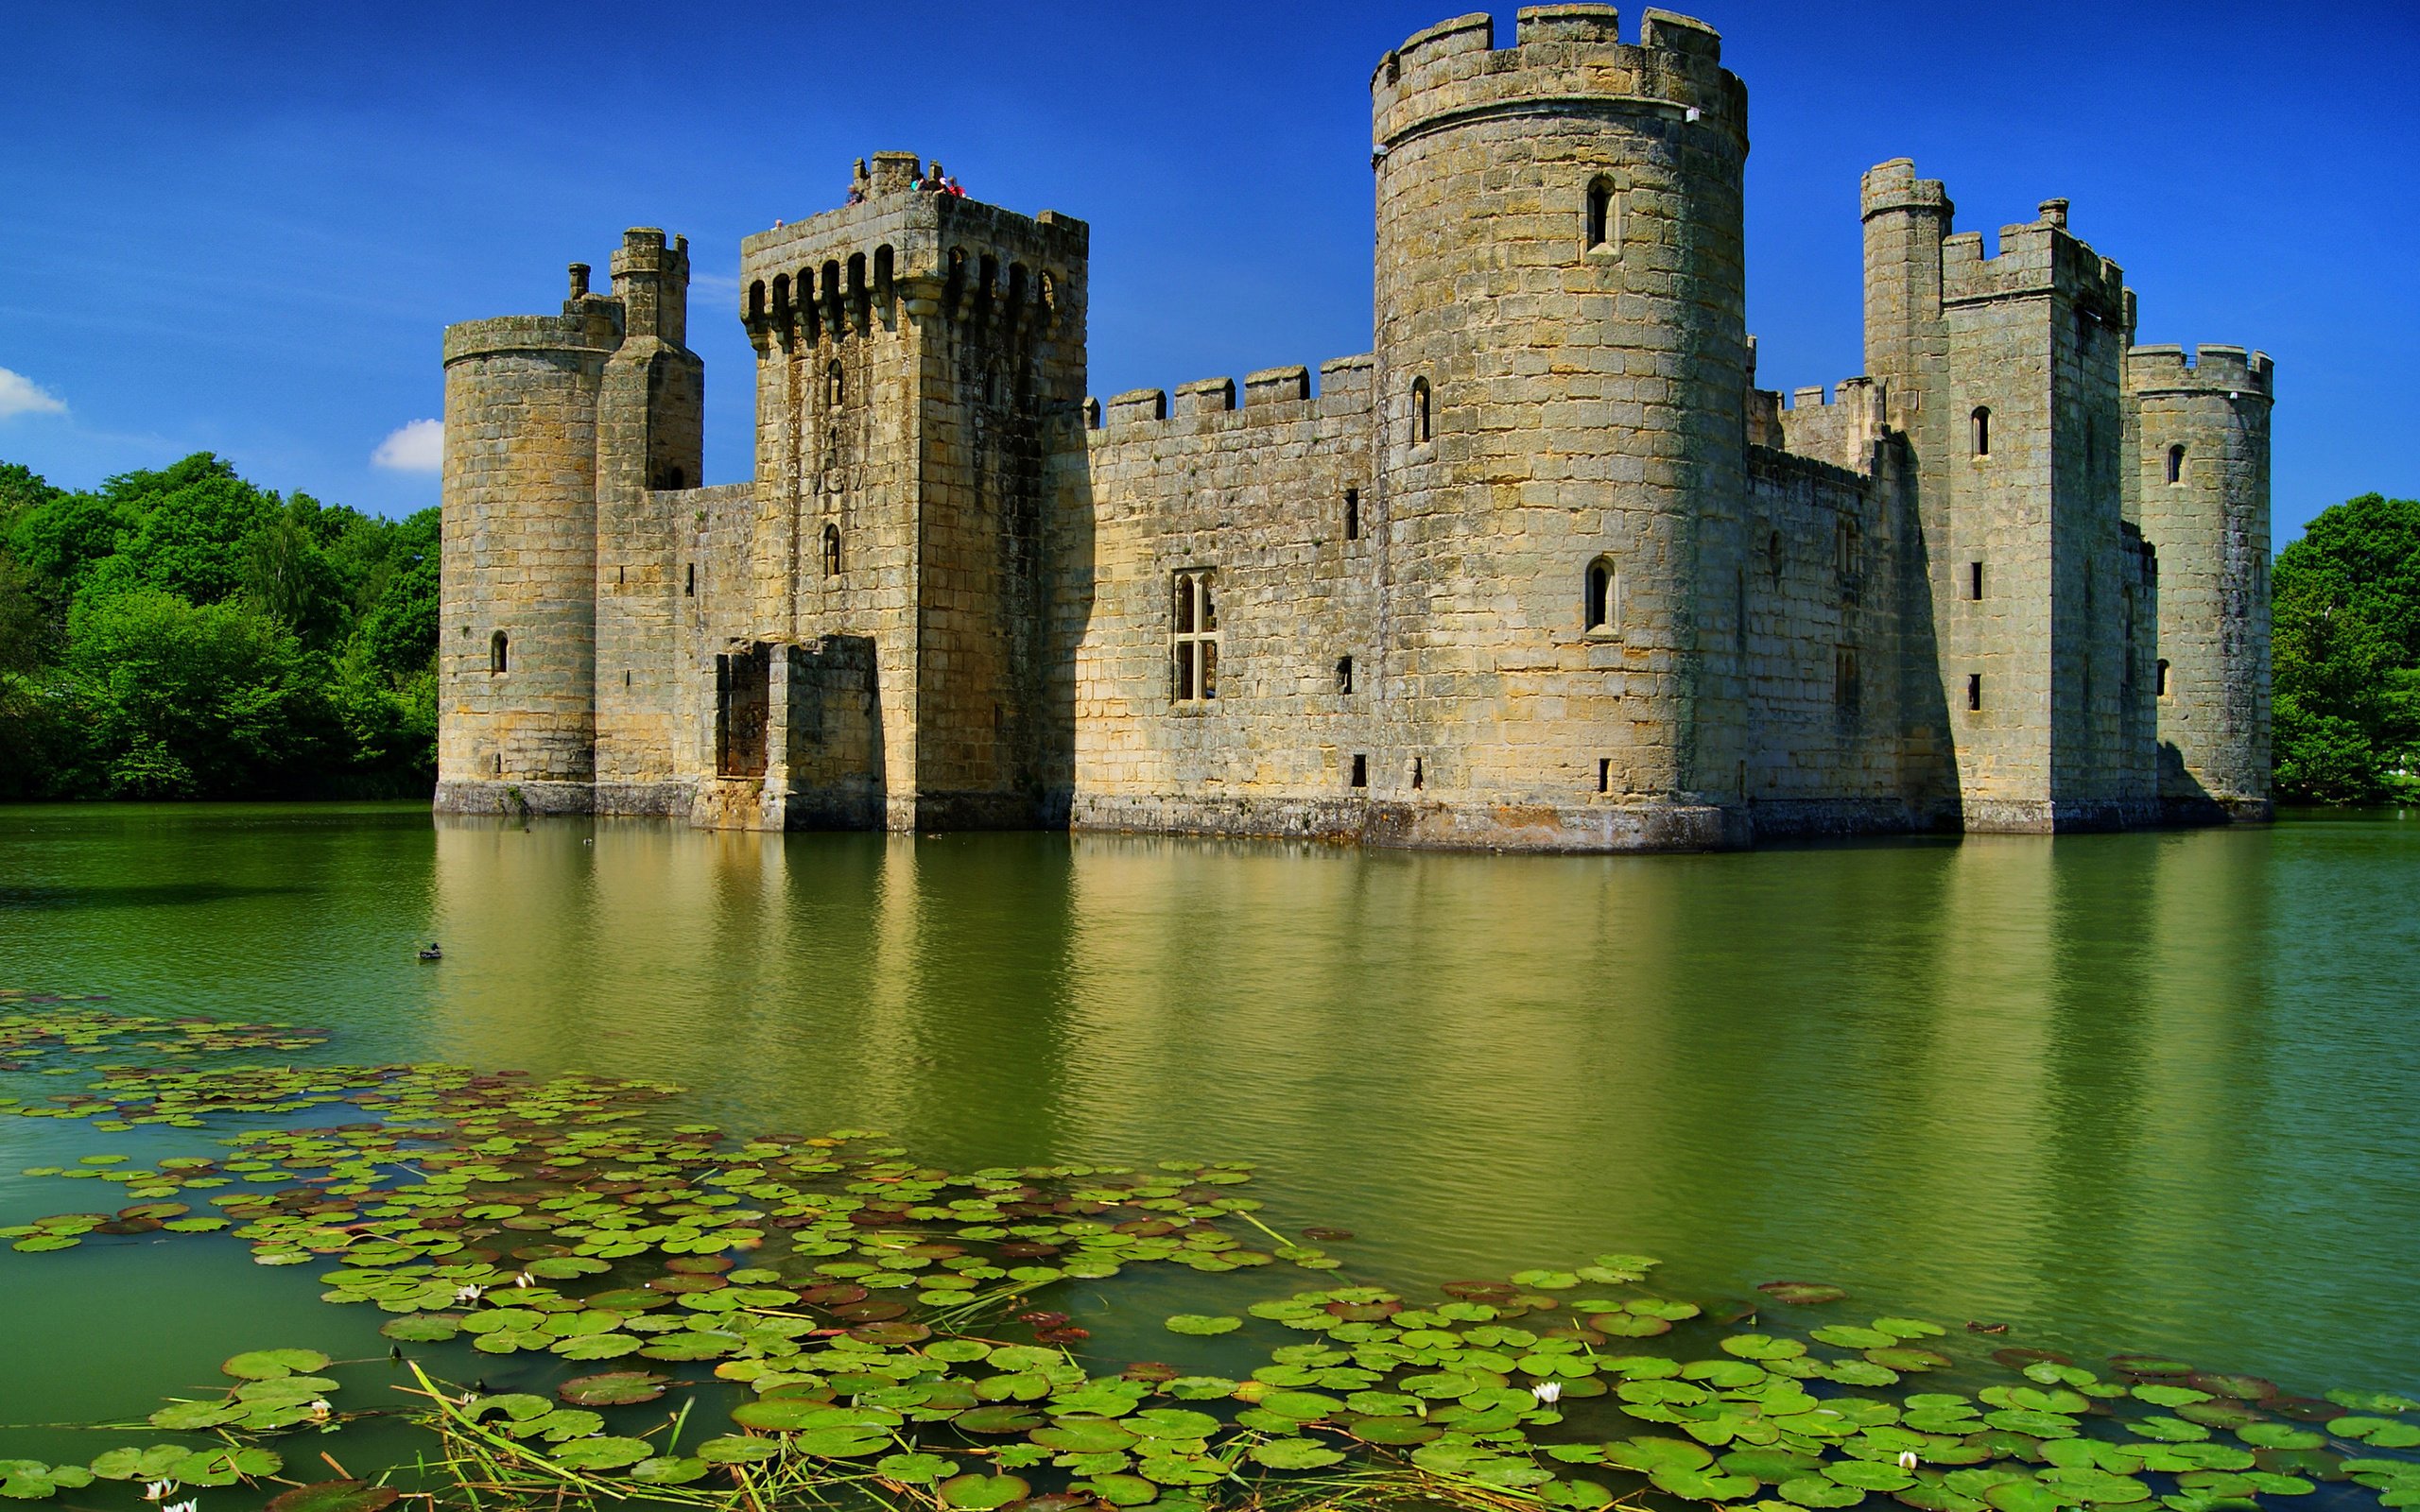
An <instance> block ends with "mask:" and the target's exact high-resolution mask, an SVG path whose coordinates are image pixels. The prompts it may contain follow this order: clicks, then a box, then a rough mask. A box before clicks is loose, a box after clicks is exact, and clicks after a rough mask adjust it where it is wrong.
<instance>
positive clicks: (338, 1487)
mask: <svg viewBox="0 0 2420 1512" xmlns="http://www.w3.org/2000/svg"><path fill="white" fill-rule="evenodd" d="M402 1497H403V1493H402V1492H401V1491H398V1490H396V1489H395V1488H394V1487H393V1486H372V1485H371V1484H370V1483H369V1482H367V1481H314V1482H313V1483H311V1484H310V1485H308V1486H295V1487H294V1488H293V1489H292V1490H289V1491H281V1492H279V1493H278V1494H277V1495H275V1496H273V1497H270V1498H269V1500H268V1506H267V1508H265V1512H384V1509H385V1508H387V1507H389V1506H391V1505H393V1504H394V1503H396V1502H397V1501H399V1500H401V1499H402Z"/></svg>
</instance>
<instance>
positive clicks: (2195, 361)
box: [2126, 342, 2277, 400]
mask: <svg viewBox="0 0 2420 1512" xmlns="http://www.w3.org/2000/svg"><path fill="white" fill-rule="evenodd" d="M2276 377H2277V365H2276V362H2275V361H2274V360H2273V359H2272V358H2271V357H2270V355H2269V353H2267V352H2246V351H2245V350H2244V349H2243V348H2241V347H2228V346H2220V345H2217V344H2216V343H2212V342H2204V343H2203V344H2202V347H2201V349H2200V351H2199V352H2188V351H2187V349H2185V348H2184V347H2181V346H2173V345H2158V346H2144V347H2135V348H2133V349H2131V350H2130V351H2128V352H2127V353H2126V392H2128V393H2129V394H2135V395H2145V394H2224V395H2226V396H2227V397H2228V398H2230V399H2234V398H2238V397H2241V396H2247V395H2248V396H2250V397H2253V398H2256V399H2266V400H2274V399H2275V397H2276V392H2275V385H2276Z"/></svg>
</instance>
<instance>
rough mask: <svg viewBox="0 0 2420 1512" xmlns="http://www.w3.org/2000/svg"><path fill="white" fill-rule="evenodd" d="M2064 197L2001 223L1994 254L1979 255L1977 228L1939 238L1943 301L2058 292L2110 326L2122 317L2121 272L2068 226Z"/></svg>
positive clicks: (1980, 243)
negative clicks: (2019, 221)
mask: <svg viewBox="0 0 2420 1512" xmlns="http://www.w3.org/2000/svg"><path fill="white" fill-rule="evenodd" d="M2066 203H2067V202H2066V200H2064V199H2048V200H2045V201H2043V205H2042V216H2041V218H2040V219H2037V220H2033V221H2029V222H2027V223H2025V224H2023V225H2019V226H2003V227H2001V228H2000V246H1999V253H1998V255H1997V256H1994V257H1986V256H1984V255H1983V236H1982V233H1981V232H1971V231H1969V232H1957V233H1955V234H1953V235H1949V236H1945V237H1944V238H1943V239H1942V243H1941V298H1942V302H1943V303H1944V304H1945V305H1946V304H1959V303H1962V302H1967V301H1981V300H2002V299H2011V298H2016V297H2021V296H2029V295H2038V294H2053V293H2055V294H2059V295H2062V296H2064V297H2066V299H2068V300H2070V301H2074V302H2075V303H2077V304H2079V305H2082V306H2083V307H2085V308H2087V309H2090V310H2092V311H2093V312H2094V313H2095V314H2097V315H2099V316H2100V318H2102V319H2104V320H2106V321H2108V322H2109V323H2110V324H2111V325H2113V326H2120V325H2122V324H2123V322H2124V320H2125V318H2126V273H2125V269H2123V268H2121V267H2119V266H2118V265H2117V263H2115V262H2114V261H2112V260H2110V259H2109V258H2106V257H2103V256H2101V255H2100V253H2099V252H2096V251H2094V250H2093V249H2092V248H2091V247H2090V246H2089V245H2088V244H2086V243H2085V242H2083V241H2080V240H2078V239H2077V238H2076V237H2075V236H2073V235H2070V234H2069V233H2068V232H2067V221H2066Z"/></svg>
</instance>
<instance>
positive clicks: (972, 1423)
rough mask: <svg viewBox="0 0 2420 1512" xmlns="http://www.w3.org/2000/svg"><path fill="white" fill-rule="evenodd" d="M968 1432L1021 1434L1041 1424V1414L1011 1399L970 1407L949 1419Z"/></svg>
mask: <svg viewBox="0 0 2420 1512" xmlns="http://www.w3.org/2000/svg"><path fill="white" fill-rule="evenodd" d="M950 1420H951V1421H952V1422H954V1423H956V1424H957V1425H958V1426H959V1428H960V1429H962V1430H964V1431H965V1432H967V1433H970V1434H1022V1433H1024V1432H1026V1431H1027V1430H1029V1429H1033V1428H1039V1427H1041V1426H1042V1415H1041V1414H1040V1413H1037V1412H1035V1411H1033V1410H1032V1409H1031V1408H1029V1407H1025V1406H1021V1405H1019V1404H1018V1403H1016V1402H1012V1401H1000V1402H993V1403H990V1404H988V1405H986V1406H981V1407H970V1408H968V1409H967V1410H966V1411H964V1412H962V1413H959V1415H958V1416H957V1417H953V1418H951V1419H950Z"/></svg>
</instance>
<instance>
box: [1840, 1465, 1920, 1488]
mask: <svg viewBox="0 0 2420 1512" xmlns="http://www.w3.org/2000/svg"><path fill="white" fill-rule="evenodd" d="M1823 1473H1824V1479H1826V1480H1828V1481H1832V1482H1834V1483H1836V1484H1838V1485H1841V1486H1850V1487H1852V1488H1854V1489H1856V1490H1859V1491H1896V1490H1899V1489H1901V1488H1902V1487H1904V1486H1911V1485H1913V1484H1914V1483H1915V1479H1916V1478H1915V1477H1914V1476H1913V1475H1910V1473H1908V1472H1907V1471H1906V1470H1903V1469H1900V1468H1899V1467H1898V1466H1897V1465H1896V1464H1884V1463H1882V1462H1881V1461H1878V1460H1870V1459H1843V1460H1834V1461H1832V1462H1831V1463H1830V1464H1828V1465H1826V1466H1824V1472H1823Z"/></svg>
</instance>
